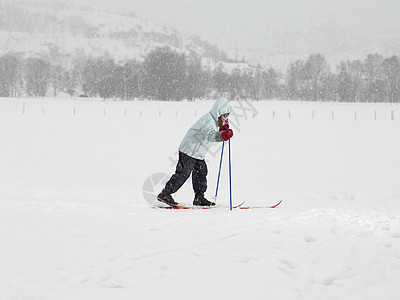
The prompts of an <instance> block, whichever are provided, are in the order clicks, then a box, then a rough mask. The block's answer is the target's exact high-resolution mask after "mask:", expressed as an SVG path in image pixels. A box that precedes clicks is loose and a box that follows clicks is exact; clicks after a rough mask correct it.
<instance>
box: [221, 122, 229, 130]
mask: <svg viewBox="0 0 400 300" xmlns="http://www.w3.org/2000/svg"><path fill="white" fill-rule="evenodd" d="M228 129H229V125H228V124H225V125H224V126H222V127H221V128H220V129H219V131H227V130H228Z"/></svg>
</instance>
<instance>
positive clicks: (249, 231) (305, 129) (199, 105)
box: [0, 99, 400, 300]
mask: <svg viewBox="0 0 400 300" xmlns="http://www.w3.org/2000/svg"><path fill="white" fill-rule="evenodd" d="M212 104H213V102H212V101H200V102H183V103H160V102H143V101H135V102H100V101H98V102H96V101H90V100H89V101H88V100H79V101H78V100H57V99H42V100H40V99H0V128H1V129H0V143H1V144H0V145H1V146H0V299H7V300H8V299H55V300H63V299H66V300H67V299H68V300H70V299H85V300H86V299H160V298H162V299H363V300H364V299H399V298H400V285H399V278H400V187H399V178H400V158H399V153H400V136H399V129H400V106H398V105H384V104H321V103H290V102H276V101H271V102H245V101H244V102H233V107H234V110H235V113H234V114H233V115H231V117H230V120H231V125H232V127H233V128H234V131H235V136H234V138H233V139H232V141H231V152H232V177H233V178H232V184H233V202H234V203H239V202H241V201H243V200H246V204H247V205H271V204H275V203H276V202H277V201H278V200H280V199H283V203H282V204H281V206H280V207H279V208H276V209H257V210H256V209H254V210H234V211H229V210H227V209H223V208H216V209H213V210H173V211H171V210H157V209H152V208H150V206H149V205H148V203H147V201H146V199H148V197H149V196H154V194H155V193H158V192H159V190H160V189H161V188H162V186H161V185H160V184H158V183H157V180H155V179H157V178H160V177H163V176H164V174H168V176H169V175H170V174H172V173H173V171H174V168H175V160H176V156H177V147H178V145H179V143H180V141H181V139H182V137H183V135H184V134H185V132H186V130H187V129H188V128H189V127H190V126H191V125H192V123H194V122H195V120H196V119H197V118H198V117H200V116H201V115H202V114H203V113H205V112H207V111H208V110H209V109H210V108H211V106H212ZM220 146H221V145H219V146H216V147H215V148H213V149H211V151H210V153H209V155H208V157H207V162H208V167H209V176H208V182H209V190H208V193H207V196H208V198H210V199H211V198H212V196H213V194H214V191H215V185H216V177H217V172H218V165H219V156H220V149H221V148H220ZM225 149H227V148H225ZM227 154H228V152H227V151H225V160H224V162H223V172H222V179H221V183H220V184H221V186H220V192H219V194H220V196H219V199H218V201H219V202H220V203H222V204H226V205H227V204H228V199H229V187H228V161H227V158H228V155H227ZM152 180H153V181H152ZM192 198H193V195H192V191H191V183H190V181H188V182H187V183H186V185H185V186H184V187H183V188H182V189H181V190H180V191H179V192H178V193H177V194H176V196H175V199H176V200H178V201H180V202H190V201H192Z"/></svg>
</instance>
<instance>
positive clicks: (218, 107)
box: [210, 97, 232, 122]
mask: <svg viewBox="0 0 400 300" xmlns="http://www.w3.org/2000/svg"><path fill="white" fill-rule="evenodd" d="M231 112H232V109H231V105H230V104H229V101H228V99H226V98H224V97H221V98H218V99H217V101H215V103H214V106H213V108H212V109H211V110H210V114H211V116H212V117H213V119H214V120H215V122H218V117H219V116H221V115H223V114H226V113H231Z"/></svg>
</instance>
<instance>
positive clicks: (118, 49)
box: [0, 2, 243, 69]
mask: <svg viewBox="0 0 400 300" xmlns="http://www.w3.org/2000/svg"><path fill="white" fill-rule="evenodd" d="M165 45H168V46H170V47H171V48H172V49H174V50H177V51H180V52H184V53H186V54H190V53H195V54H196V55H199V56H201V57H202V58H203V64H204V65H207V66H209V67H210V68H212V69H213V68H215V67H216V66H217V65H218V64H219V63H223V64H227V67H228V69H229V68H232V67H229V63H227V62H229V59H228V58H227V56H226V54H225V53H224V52H223V51H221V50H220V49H218V48H217V47H216V46H214V45H212V44H210V43H208V42H206V41H203V40H201V39H200V38H198V37H189V36H185V35H183V34H181V33H179V32H178V31H176V30H174V29H171V28H167V27H164V26H160V25H156V24H154V23H151V22H148V21H146V20H144V19H141V18H139V17H137V16H136V15H134V14H132V13H131V14H121V13H114V12H108V11H100V10H94V9H91V8H87V7H86V8H85V7H84V8H82V7H76V6H73V5H68V4H49V3H47V4H45V3H41V4H40V3H34V4H33V3H25V2H17V3H12V2H0V54H4V53H7V52H16V53H21V54H23V55H25V56H32V55H46V56H49V57H50V58H51V59H52V60H53V61H63V60H68V59H69V58H71V57H74V56H77V55H82V54H84V55H87V56H92V57H99V56H102V57H111V58H114V59H115V60H116V61H126V60H128V59H137V60H139V61H140V60H142V59H143V57H144V56H145V55H146V54H147V53H148V52H149V51H151V50H153V49H154V48H156V47H157V46H165ZM236 66H238V67H243V65H241V64H234V67H236Z"/></svg>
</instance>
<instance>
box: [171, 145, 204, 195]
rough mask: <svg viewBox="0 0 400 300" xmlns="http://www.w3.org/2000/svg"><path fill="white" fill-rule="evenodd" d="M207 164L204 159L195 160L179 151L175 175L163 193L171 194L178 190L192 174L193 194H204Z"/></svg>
mask: <svg viewBox="0 0 400 300" xmlns="http://www.w3.org/2000/svg"><path fill="white" fill-rule="evenodd" d="M207 173H208V171H207V164H206V162H205V160H204V159H196V158H193V157H190V156H189V155H187V154H185V153H183V152H180V151H179V161H178V165H177V166H176V170H175V174H173V175H172V176H171V178H170V180H169V181H168V182H167V183H166V185H165V192H166V193H167V194H169V195H170V194H173V193H175V192H176V191H178V190H179V189H180V187H181V186H182V185H183V184H184V183H185V182H186V180H187V179H188V178H189V176H190V174H192V184H193V190H194V192H195V194H204V193H205V191H206V190H207Z"/></svg>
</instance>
